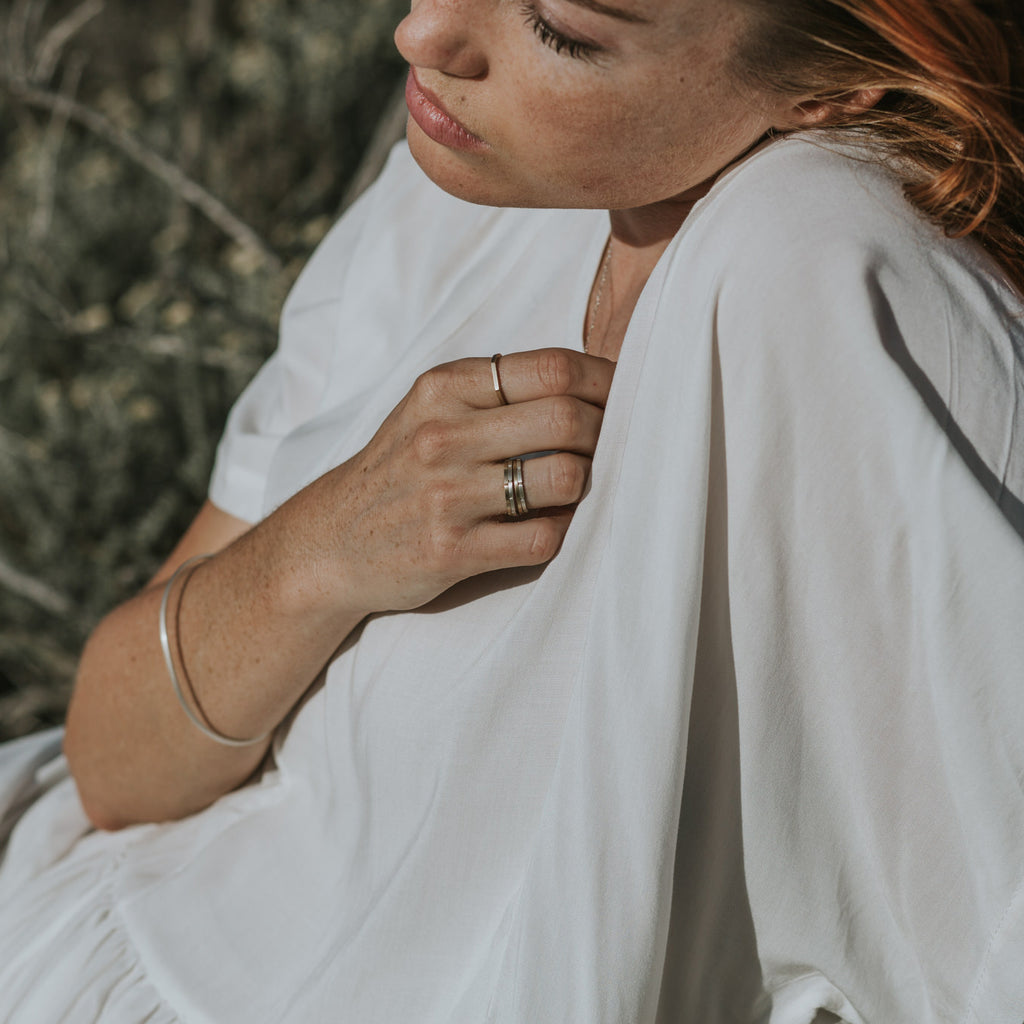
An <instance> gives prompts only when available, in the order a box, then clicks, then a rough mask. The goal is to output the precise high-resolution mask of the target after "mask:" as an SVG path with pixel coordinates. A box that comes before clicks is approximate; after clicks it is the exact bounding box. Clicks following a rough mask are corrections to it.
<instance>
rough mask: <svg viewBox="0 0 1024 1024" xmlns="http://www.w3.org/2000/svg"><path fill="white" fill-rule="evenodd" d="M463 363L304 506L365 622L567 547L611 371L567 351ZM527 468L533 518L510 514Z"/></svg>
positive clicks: (438, 374)
mask: <svg viewBox="0 0 1024 1024" xmlns="http://www.w3.org/2000/svg"><path fill="white" fill-rule="evenodd" d="M499 365H500V375H501V383H502V388H503V390H504V393H505V395H506V397H507V399H508V403H509V404H508V405H502V404H501V400H500V398H499V396H498V394H497V393H496V392H495V390H494V387H493V384H492V375H491V367H490V361H489V360H487V359H463V360H459V361H457V362H453V363H446V364H444V365H443V366H438V367H436V368H434V369H432V370H429V371H427V372H426V373H424V374H423V375H422V376H421V377H420V378H419V379H418V380H417V381H416V383H415V384H414V385H413V388H412V390H411V391H410V392H409V393H408V395H406V397H405V398H404V399H403V400H402V401H401V402H400V403H399V405H398V407H397V408H396V409H395V410H394V411H393V412H392V413H391V414H390V415H389V416H388V418H387V419H386V420H385V421H384V423H383V424H382V426H381V427H380V429H379V430H378V431H377V433H376V435H375V436H374V438H373V439H372V441H371V442H370V443H369V444H368V445H367V446H366V448H364V449H363V450H362V451H361V452H359V453H358V454H357V455H356V456H355V457H354V458H352V459H350V460H349V461H348V462H346V463H345V464H343V465H342V466H339V467H338V468H337V469H335V470H333V471H331V472H330V473H328V474H326V476H324V477H323V478H321V480H319V481H317V483H316V484H314V485H312V486H311V488H309V489H308V493H306V494H304V495H303V496H302V499H301V500H302V501H303V502H308V503H309V504H310V506H311V510H310V514H311V515H315V516H317V517H318V518H322V520H323V523H322V528H321V530H320V541H319V545H318V553H317V558H316V560H317V563H318V569H317V573H318V575H321V578H322V575H323V574H327V575H331V576H333V577H334V578H335V579H336V580H337V581H338V588H337V591H336V596H337V599H338V600H339V601H340V602H341V604H342V605H344V606H345V607H346V608H347V609H349V610H351V611H354V612H358V613H361V614H360V617H362V615H365V614H367V613H370V612H375V611H392V610H401V609H408V608H415V607H418V606H420V605H422V604H425V603H426V602H428V601H430V600H431V599H432V598H434V597H436V596H437V595H438V594H440V593H441V592H442V591H444V590H446V589H447V588H448V587H450V586H452V584H454V583H456V582H458V581H459V580H463V579H466V578H467V577H470V576H475V575H477V574H479V573H483V572H488V571H490V570H494V569H502V568H508V567H510V566H519V565H536V564H540V563H542V562H545V561H547V560H548V559H550V558H551V557H552V556H553V555H554V554H555V552H556V551H557V550H558V547H559V545H560V543H561V541H562V537H563V536H564V534H565V531H566V529H567V527H568V524H569V521H570V519H571V516H572V509H573V507H574V506H575V504H576V503H577V502H578V501H579V499H580V498H581V496H582V495H583V491H584V487H585V485H586V481H587V479H588V476H589V472H590V463H591V459H592V457H593V454H594V449H595V446H596V444H597V438H598V433H599V432H600V429H601V420H602V416H603V409H604V404H605V401H606V399H607V397H608V389H609V387H610V385H611V379H612V371H613V369H614V366H613V364H612V363H610V362H608V361H606V360H603V359H596V358H594V357H592V356H587V355H583V354H581V353H576V352H571V351H568V350H565V349H542V350H539V351H535V352H520V353H513V354H510V355H507V356H504V357H502V359H501V361H500V364H499ZM530 452H551V453H552V454H548V455H542V456H539V457H537V458H533V459H529V460H527V461H526V462H524V467H523V475H524V480H525V487H526V493H527V496H528V501H529V505H530V508H531V509H536V510H541V511H542V514H541V515H537V516H531V517H530V518H526V519H524V520H520V521H515V522H511V521H509V520H508V519H507V518H506V517H505V516H504V512H505V497H504V485H503V477H504V463H505V460H506V459H508V458H510V457H513V456H517V455H522V454H524V453H530Z"/></svg>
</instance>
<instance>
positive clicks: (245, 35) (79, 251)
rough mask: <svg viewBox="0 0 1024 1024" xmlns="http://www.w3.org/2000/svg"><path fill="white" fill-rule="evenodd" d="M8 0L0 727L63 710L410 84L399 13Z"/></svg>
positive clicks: (196, 1)
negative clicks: (217, 211) (74, 679)
mask: <svg viewBox="0 0 1024 1024" xmlns="http://www.w3.org/2000/svg"><path fill="white" fill-rule="evenodd" d="M9 4H10V6H9V9H8V11H7V12H6V13H4V11H3V10H2V9H0V61H2V62H3V63H0V737H3V736H10V735H16V734H18V733H22V732H26V731H29V730H31V729H34V728H38V727H39V726H41V725H44V724H47V723H50V722H55V721H60V719H61V717H62V714H63V707H64V703H65V701H66V698H67V693H68V688H69V685H70V679H71V676H72V674H73V671H74V663H75V659H76V657H77V653H78V651H79V649H80V647H81V645H82V643H83V641H84V638H85V637H86V636H87V634H88V632H89V630H90V629H91V627H92V626H93V625H94V624H95V622H96V621H97V619H98V618H99V617H100V616H101V615H102V614H103V613H104V612H105V611H107V610H108V609H109V608H110V607H112V606H113V605H115V604H116V603H118V602H119V601H121V600H123V599H124V598H126V597H127V596H128V595H130V594H131V593H132V592H133V591H134V590H136V589H137V588H138V587H139V586H140V585H141V584H142V583H143V582H144V581H145V580H146V579H147V578H148V576H149V575H150V574H151V573H152V572H153V570H154V569H155V568H156V566H157V565H158V564H159V563H160V561H161V560H162V559H163V557H164V556H165V555H166V554H167V552H168V551H169V549H170V547H171V546H172V545H173V543H174V541H175V539H176V537H177V536H178V535H179V534H180V532H181V531H182V529H183V528H184V527H185V526H186V525H187V523H188V521H189V520H190V518H191V516H192V515H193V514H194V512H195V509H196V508H197V507H198V504H199V503H200V502H201V500H202V498H203V496H204V494H205V489H206V483H207V478H208V475H209V471H210V467H211V464H212V458H213V453H214V448H215V444H216V440H217V437H218V434H219V432H220V429H221V427H222V425H223V422H224V418H225V416H226V413H227V410H228V408H229V407H230V404H231V402H232V401H233V400H234V398H235V397H236V395H237V394H238V392H239V391H240V390H241V388H242V387H243V386H244V384H245V383H246V381H247V380H248V379H249V377H250V376H251V375H252V373H253V372H254V371H255V369H256V368H257V367H258V365H259V364H260V362H261V361H262V360H263V359H264V358H265V357H266V355H267V353H268V352H269V351H270V350H271V348H272V347H273V344H274V337H275V325H276V318H277V314H278V311H279V308H280V304H281V302H282V300H283V298H284V295H285V294H286V292H287V289H288V287H289V285H290V283H291V282H292V280H294V277H295V275H296V274H297V272H298V270H299V268H300V267H301V266H302V264H303V263H304V262H305V260H306V259H307V257H308V255H309V253H310V252H311V250H312V248H313V246H314V245H315V244H316V243H317V242H318V241H319V239H320V238H321V237H322V236H323V234H324V232H325V231H326V230H327V228H328V227H329V225H330V223H331V222H332V221H333V219H334V218H335V216H336V215H337V213H338V210H339V208H340V205H341V202H342V197H343V195H344V190H345V186H346V183H347V182H348V181H349V179H350V178H351V176H352V174H353V172H354V171H355V170H356V167H357V165H358V163H359V159H360V155H361V154H362V152H363V150H364V148H365V146H366V143H367V140H368V139H369V137H370V135H371V133H372V131H373V128H374V126H375V124H376V123H377V121H378V119H379V118H380V116H381V113H382V111H383V109H384V108H385V106H386V104H387V102H388V100H389V98H390V97H391V95H392V93H393V90H394V87H395V83H396V82H397V81H398V80H399V77H400V69H401V65H400V62H399V59H398V57H397V55H396V54H395V53H394V51H393V44H392V42H391V33H392V30H393V27H394V25H395V24H396V22H397V20H398V18H399V17H400V16H401V13H402V11H403V10H404V8H405V4H404V3H396V2H393V0H332V2H331V3H323V2H317V0H222V2H217V0H187V2H184V3H182V4H160V5H155V4H134V3H132V2H131V0H106V3H105V4H104V3H103V2H102V0H87V2H86V3H84V4H81V5H75V4H72V3H65V4H57V3H49V4H48V3H46V2H45V0H9ZM77 14H82V15H83V17H82V18H81V19H78V20H80V21H81V22H82V24H78V21H76V20H75V17H76V15H77ZM88 14H92V17H88V18H86V17H84V15H88ZM64 29H67V32H64ZM60 97H65V98H66V99H70V100H74V101H75V103H76V104H77V106H76V107H75V108H74V110H73V111H70V110H69V108H67V107H66V106H65V107H61V106H60ZM83 111H85V112H86V113H88V114H89V115H90V116H92V117H93V118H95V116H96V115H98V116H99V118H100V120H99V122H96V121H95V120H93V121H89V120H88V118H86V117H85V114H83ZM104 126H105V127H104ZM105 132H106V134H104V133H105ZM125 139H127V140H128V142H125V141H124V140H125ZM132 140H137V142H136V145H138V149H139V151H141V153H142V154H143V157H144V158H145V159H141V160H140V158H138V157H137V154H136V155H133V153H136V151H135V150H133V149H132V147H131V142H132ZM139 144H140V145H139ZM149 157H153V158H155V162H152V161H151V162H150V163H147V162H146V161H147V160H148V159H149ZM160 158H163V160H164V161H167V162H169V165H173V168H178V169H180V170H181V171H183V172H184V173H185V175H187V177H188V179H191V181H194V182H196V183H198V184H199V185H201V186H202V188H203V189H204V190H205V191H206V192H207V193H209V194H210V196H211V198H214V197H215V198H216V199H217V200H220V201H221V202H222V203H223V204H224V205H225V206H226V208H227V210H228V211H230V213H228V214H227V218H228V220H225V221H224V222H223V223H220V224H218V223H214V222H213V221H212V220H211V219H210V217H209V216H207V215H206V214H205V213H203V212H200V210H199V209H198V208H197V206H196V205H195V202H193V199H194V197H193V196H192V194H191V193H190V192H189V190H188V187H187V183H184V182H185V179H180V180H178V179H173V180H172V182H171V184H170V185H169V184H168V181H167V179H166V178H165V177H161V176H160V174H159V173H158V172H157V170H158V168H157V170H155V169H154V168H156V167H157V165H158V164H159V163H160ZM232 214H233V215H234V219H231V215H232ZM229 221H230V223H229ZM232 225H233V226H232ZM154 628H155V626H154Z"/></svg>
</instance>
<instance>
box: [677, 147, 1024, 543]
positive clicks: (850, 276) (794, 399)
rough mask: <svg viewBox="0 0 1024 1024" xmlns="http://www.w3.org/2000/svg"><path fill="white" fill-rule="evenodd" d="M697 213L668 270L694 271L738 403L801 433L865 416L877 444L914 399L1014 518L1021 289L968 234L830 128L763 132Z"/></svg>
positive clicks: (852, 423)
mask: <svg viewBox="0 0 1024 1024" xmlns="http://www.w3.org/2000/svg"><path fill="white" fill-rule="evenodd" d="M695 214H696V217H695V218H694V222H693V224H692V225H689V232H688V234H687V235H686V237H682V238H680V240H679V253H678V256H679V257H680V258H679V259H678V260H677V266H676V268H675V271H676V279H677V282H678V280H679V278H680V277H681V276H682V275H684V274H685V273H686V272H687V268H689V270H690V272H697V273H698V274H700V275H701V276H702V278H703V281H704V287H705V295H706V296H707V299H706V301H710V302H711V304H712V306H713V315H714V323H715V327H716V332H717V333H716V338H717V342H718V345H719V349H720V355H721V363H722V369H723V375H724V377H725V382H726V386H727V388H728V387H731V388H732V389H733V395H734V398H736V399H737V402H738V403H749V404H750V407H751V408H762V409H763V408H764V407H765V406H764V402H765V401H766V400H767V401H770V402H771V403H772V404H771V407H772V408H773V409H774V413H773V416H774V418H775V421H776V422H778V423H785V422H789V423H791V424H792V425H793V427H794V433H799V435H800V436H801V437H802V438H804V440H802V441H800V442H799V443H800V444H810V443H817V442H816V441H815V440H814V439H815V438H816V437H817V438H819V439H820V438H821V437H825V436H830V435H831V432H832V431H834V430H838V431H839V432H845V434H846V435H847V436H849V437H860V438H861V439H862V440H863V439H864V438H865V431H866V430H867V425H868V423H871V424H873V425H874V426H875V427H877V428H879V429H877V430H874V431H873V432H872V435H871V436H872V439H873V441H872V443H874V444H876V445H878V444H885V445H887V446H888V447H889V448H892V447H893V443H892V441H891V440H886V439H887V438H888V439H891V438H892V437H893V436H894V435H895V434H896V433H897V432H899V433H906V432H907V430H908V423H910V422H918V421H917V420H916V419H915V417H916V416H917V415H918V412H919V411H920V412H921V413H924V415H925V416H926V418H927V419H928V420H929V421H930V422H931V424H932V428H933V429H934V428H939V433H940V434H942V435H944V436H945V439H946V443H950V442H951V443H952V445H953V447H954V448H955V449H956V450H957V451H958V452H959V454H960V456H961V457H962V459H963V460H964V462H966V463H967V465H968V466H969V467H970V468H971V470H972V471H973V473H974V475H975V476H976V477H977V478H978V480H979V481H980V482H981V483H982V484H983V485H984V487H985V489H986V490H988V491H989V493H990V494H991V495H992V496H993V497H994V498H995V499H996V500H997V502H998V503H999V504H1000V506H1001V507H1002V509H1003V511H1004V513H1005V514H1006V515H1007V516H1008V517H1009V518H1010V519H1011V522H1013V523H1014V525H1015V526H1016V527H1017V529H1018V530H1019V531H1020V532H1022V533H1024V505H1022V504H1021V498H1020V496H1021V495H1022V494H1024V423H1022V422H1021V421H1020V417H1019V416H1018V415H1017V413H1016V410H1017V409H1018V408H1020V407H1021V404H1022V402H1024V300H1022V298H1021V296H1020V295H1019V294H1018V293H1017V292H1016V291H1014V290H1013V289H1012V288H1011V287H1010V286H1009V285H1008V284H1007V283H1006V282H1005V279H1004V276H1003V274H1002V273H1001V271H1000V270H999V268H998V267H997V266H996V264H995V263H994V262H993V261H992V260H991V259H990V258H989V257H988V256H987V255H986V254H985V253H984V251H983V250H982V249H981V248H980V247H979V246H978V245H977V244H976V243H974V242H973V241H971V240H970V239H951V238H948V237H946V236H945V235H944V234H943V232H942V231H941V230H940V229H939V228H937V227H936V226H935V225H933V224H931V223H930V222H929V221H928V220H927V219H926V218H925V217H923V216H922V215H921V214H920V213H919V212H918V211H917V210H916V209H915V208H914V207H913V206H912V205H911V204H910V203H909V202H908V201H907V199H906V198H905V196H904V194H903V186H902V181H901V179H900V177H899V175H898V174H897V173H895V171H894V170H893V169H891V168H890V167H887V166H886V165H885V163H884V162H883V161H882V160H881V159H880V158H878V157H877V155H875V154H873V153H872V152H871V149H870V148H869V147H868V146H866V145H864V146H859V147H850V146H844V147H840V146H839V145H838V143H835V142H830V141H828V140H816V139H809V140H803V139H791V140H783V141H780V142H776V143H772V144H770V145H768V146H767V147H765V148H764V149H763V150H762V151H760V152H758V153H755V154H754V155H752V156H751V157H750V158H748V159H747V160H745V161H743V162H742V163H741V164H739V165H738V166H736V167H735V168H733V169H732V170H731V171H729V172H727V174H725V175H724V176H723V177H722V179H721V180H720V181H719V182H718V183H717V184H716V187H715V189H713V190H712V192H711V193H710V194H709V196H708V197H707V199H706V200H705V202H704V203H703V205H702V206H701V207H699V208H697V209H696V210H695ZM695 266H696V268H697V269H696V271H694V268H695ZM925 410H927V412H925ZM922 422H923V421H922ZM797 427H798V428H799V429H798V430H797ZM915 429H916V428H915ZM794 443H796V442H794ZM837 443H838V442H837ZM917 454H918V455H920V454H921V453H920V452H918V453H917ZM916 458H917V456H915V459H916ZM1015 495H1016V497H1015Z"/></svg>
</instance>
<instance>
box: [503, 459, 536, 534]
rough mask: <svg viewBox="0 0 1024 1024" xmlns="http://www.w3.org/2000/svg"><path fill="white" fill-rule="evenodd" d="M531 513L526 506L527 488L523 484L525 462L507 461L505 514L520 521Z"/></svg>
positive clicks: (520, 460)
mask: <svg viewBox="0 0 1024 1024" xmlns="http://www.w3.org/2000/svg"><path fill="white" fill-rule="evenodd" d="M529 511H530V508H529V506H528V505H527V504H526V486H525V485H524V483H523V460H522V459H506V460H505V512H506V513H507V515H508V517H509V519H519V518H520V517H521V516H525V515H526V513H527V512H529Z"/></svg>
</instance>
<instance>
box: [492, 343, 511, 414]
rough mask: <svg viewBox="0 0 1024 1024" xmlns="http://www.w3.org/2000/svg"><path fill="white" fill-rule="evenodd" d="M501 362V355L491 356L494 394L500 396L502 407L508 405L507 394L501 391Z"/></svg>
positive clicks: (496, 353)
mask: <svg viewBox="0 0 1024 1024" xmlns="http://www.w3.org/2000/svg"><path fill="white" fill-rule="evenodd" d="M500 361H501V353H500V352H495V353H494V355H493V356H491V380H492V381H493V382H494V393H495V394H496V395H497V396H498V398H499V400H500V401H501V404H502V405H508V399H507V398H506V397H505V392H504V391H502V390H501V377H499V376H498V363H499V362H500Z"/></svg>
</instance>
